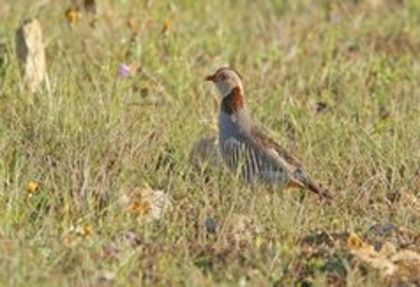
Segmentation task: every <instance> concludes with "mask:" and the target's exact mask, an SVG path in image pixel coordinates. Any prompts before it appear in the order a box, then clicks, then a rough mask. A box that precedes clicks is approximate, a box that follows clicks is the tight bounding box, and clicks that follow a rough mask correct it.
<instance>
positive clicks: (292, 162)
mask: <svg viewBox="0 0 420 287" xmlns="http://www.w3.org/2000/svg"><path fill="white" fill-rule="evenodd" d="M251 137H252V138H253V139H254V141H255V144H257V145H259V146H260V148H262V149H264V150H267V151H270V152H274V153H276V154H277V157H279V158H280V160H281V162H283V165H284V166H283V167H285V168H286V169H287V170H289V171H294V170H296V169H298V168H302V164H301V163H300V162H299V161H298V160H297V159H296V158H294V157H293V156H292V155H291V154H290V153H288V152H287V150H286V149H285V148H283V147H282V146H281V145H280V144H279V143H277V142H276V141H275V140H274V139H273V138H271V137H269V136H268V135H267V134H265V133H264V132H263V131H262V130H261V129H259V128H257V127H255V126H253V127H252V128H251Z"/></svg>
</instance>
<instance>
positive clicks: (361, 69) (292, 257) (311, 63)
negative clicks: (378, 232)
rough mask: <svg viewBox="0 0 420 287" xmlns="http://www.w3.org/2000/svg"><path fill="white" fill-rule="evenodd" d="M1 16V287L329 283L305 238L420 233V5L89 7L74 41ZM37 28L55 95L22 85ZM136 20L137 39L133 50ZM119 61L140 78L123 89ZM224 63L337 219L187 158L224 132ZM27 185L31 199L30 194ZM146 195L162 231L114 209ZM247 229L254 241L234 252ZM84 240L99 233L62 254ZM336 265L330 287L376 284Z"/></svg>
mask: <svg viewBox="0 0 420 287" xmlns="http://www.w3.org/2000/svg"><path fill="white" fill-rule="evenodd" d="M3 2H5V3H2V5H1V7H0V18H1V19H2V21H1V25H0V41H2V42H3V43H4V44H5V45H6V53H5V54H4V53H3V54H2V55H0V57H2V59H4V60H5V61H4V63H5V64H3V66H2V67H0V71H1V74H0V211H1V212H0V285H2V286H94V285H95V286H96V285H98V284H102V283H101V281H100V278H101V276H102V275H101V274H103V273H104V272H108V273H112V274H113V275H114V279H113V280H108V281H111V282H108V281H107V280H105V279H103V281H107V282H105V283H107V284H115V285H117V286H122V285H129V284H131V285H137V286H138V285H139V284H141V285H160V286H167V285H169V286H178V285H181V286H182V285H183V286H214V285H216V284H217V285H220V286H242V285H241V284H243V283H247V284H248V286H267V285H278V286H291V285H299V284H302V286H307V285H304V284H309V283H310V282H312V283H311V284H313V285H314V286H322V285H324V284H326V280H332V279H331V276H330V275H331V272H328V271H326V269H325V268H324V267H325V266H326V265H325V264H326V262H330V261H328V260H329V259H328V258H327V259H326V258H325V257H323V256H321V257H319V258H318V257H316V256H315V257H311V258H306V257H305V256H304V255H302V252H303V251H302V248H301V247H300V246H299V245H298V243H297V242H298V239H299V238H301V237H303V236H306V235H309V234H312V233H313V232H315V231H317V230H323V231H327V232H347V231H353V232H356V233H358V234H361V235H363V234H366V232H368V230H369V227H370V226H372V225H374V224H377V223H392V224H395V225H396V226H399V227H404V228H406V229H408V230H411V232H412V233H414V234H419V232H420V212H419V210H418V207H417V209H416V206H415V204H416V203H415V202H414V201H412V200H408V199H407V198H410V197H407V196H406V195H407V194H408V195H411V196H412V197H411V198H414V199H417V200H418V199H419V186H420V165H419V164H420V82H419V79H420V68H419V67H420V66H419V64H420V62H419V60H418V59H419V56H420V6H419V4H418V3H417V2H418V1H416V0H411V1H410V0H407V1H403V2H404V3H403V4H398V3H397V2H398V1H386V2H389V3H388V4H384V5H380V6H379V7H377V8H372V7H371V6H370V5H368V4H367V3H364V2H363V1H334V2H332V1H327V0H325V1H321V0H318V1H305V0H299V1H286V0H275V1H274V0H273V1H268V0H267V1H245V0H237V1H222V0H217V1H191V0H179V1H172V4H167V3H166V2H167V1H134V0H133V1H122V0H121V1H110V0H108V1H98V2H101V3H99V4H100V6H99V12H98V14H97V16H96V22H95V27H92V26H91V25H90V22H91V21H92V17H93V16H92V15H87V14H83V15H82V19H81V21H80V22H79V23H78V24H76V25H74V26H72V27H70V26H69V25H68V24H67V23H66V21H65V17H64V11H65V10H66V8H68V7H69V6H68V3H64V1H63V3H61V2H60V1H59V2H60V3H58V2H57V1H50V0H47V1H34V2H33V3H32V1H30V3H31V4H28V3H29V2H28V1H23V0H20V1H11V0H6V1H3ZM56 2H57V3H56ZM206 2H209V3H206ZM353 2H360V3H358V4H354V3H353ZM394 2H395V3H394ZM29 17H37V18H38V19H39V21H40V22H41V24H42V26H43V29H44V31H43V33H44V41H45V43H46V53H47V64H48V73H49V88H47V87H45V88H43V90H42V91H40V92H39V93H37V94H34V95H29V94H28V93H27V92H25V91H24V89H22V87H21V79H20V75H19V69H18V63H17V60H16V56H15V53H14V33H15V30H16V29H17V27H18V26H19V25H20V24H21V23H22V21H23V20H24V19H26V18H29ZM129 19H134V21H135V22H136V23H137V25H138V26H139V27H140V28H141V30H140V32H139V33H138V35H137V36H136V37H135V38H134V39H133V40H130V39H131V37H132V35H131V33H132V32H131V31H130V29H129V28H128V27H127V25H126V23H127V21H128V20H129ZM165 20H169V21H170V22H171V26H170V28H169V30H168V31H167V32H166V33H165V34H163V33H162V27H163V23H164V21H165ZM122 62H127V63H138V64H140V67H141V68H140V72H139V73H138V74H136V75H135V76H133V77H131V78H128V79H124V80H121V79H118V77H117V70H118V66H119V64H120V63H122ZM226 64H229V65H232V66H234V67H235V68H236V69H237V70H239V71H240V73H241V74H242V76H243V78H244V81H245V89H246V94H247V100H248V103H249V106H250V109H251V110H252V113H253V116H254V118H255V120H256V121H257V122H259V123H262V124H263V125H264V126H265V127H266V128H268V129H270V130H271V131H272V132H273V135H274V137H275V138H276V139H277V140H278V141H279V142H281V143H282V144H283V145H284V146H286V147H287V148H289V149H290V150H291V151H292V152H293V153H294V154H296V155H297V156H298V157H299V158H300V159H301V160H302V161H303V162H304V164H305V166H306V169H307V170H308V171H310V173H311V174H312V175H313V177H314V178H316V179H318V180H319V181H320V182H322V183H323V184H324V185H326V186H328V187H329V189H330V190H331V191H332V192H333V193H334V194H336V199H335V201H334V203H333V204H332V205H328V204H326V203H323V202H322V201H320V200H319V199H318V198H317V197H316V196H313V195H312V194H307V195H306V196H305V197H303V194H304V192H301V191H297V192H284V193H280V192H270V191H268V190H265V188H264V187H258V188H256V189H250V188H249V187H247V186H245V185H243V184H241V183H240V182H238V181H237V180H236V179H235V178H233V177H232V176H230V175H229V174H227V173H226V172H225V170H223V169H221V168H219V167H210V168H207V169H206V168H197V166H196V165H194V164H192V163H191V160H190V157H189V154H190V151H191V148H192V146H193V143H194V142H196V141H197V140H199V139H200V138H201V137H203V136H208V135H210V134H211V133H212V131H213V130H214V123H215V122H216V120H217V112H218V105H217V96H216V91H215V89H214V88H213V87H212V86H211V85H209V84H207V83H204V82H203V77H204V76H206V75H207V74H209V73H212V72H214V71H215V69H216V68H218V67H220V66H222V65H226ZM319 103H325V104H326V105H327V110H326V112H321V113H317V112H316V107H317V105H318V104H319ZM31 180H33V181H36V182H39V184H40V188H39V191H38V192H37V193H35V194H34V195H33V196H32V197H29V196H28V194H27V191H26V186H27V184H28V182H29V181H31ZM145 185H149V186H151V187H152V188H154V189H161V190H163V191H165V192H166V193H168V194H169V195H170V196H171V197H172V198H173V205H174V208H173V209H172V211H170V212H169V213H168V214H167V215H166V216H165V218H164V219H163V220H161V221H159V222H152V223H144V222H142V221H141V220H140V221H139V219H138V216H137V215H134V214H132V212H130V210H129V208H128V207H127V208H126V207H124V206H121V205H120V204H119V203H118V202H119V199H120V198H121V196H122V195H123V194H124V193H126V192H127V190H130V189H132V188H134V187H143V186H145ZM417 204H418V203H417ZM417 206H418V205H417ZM241 214H242V215H244V216H246V217H247V218H248V219H249V220H250V223H249V227H248V230H247V232H248V231H249V233H252V234H250V235H244V236H245V237H246V238H247V240H245V242H239V243H238V242H237V240H235V239H234V238H235V236H236V233H235V232H236V231H235V227H234V226H235V222H236V221H237V219H236V218H237V216H238V215H241ZM209 217H210V218H215V219H217V220H218V221H219V225H220V226H219V227H222V228H219V230H218V232H217V233H216V234H208V233H207V232H206V230H205V228H204V222H205V221H206V219H207V218H209ZM229 222H231V224H230V223H229ZM86 225H91V226H92V228H93V234H92V235H91V236H83V235H80V236H79V235H77V236H76V240H77V242H76V243H75V244H74V245H71V246H69V244H66V240H67V239H66V234H70V233H71V232H72V231H71V228H72V227H75V228H81V227H83V226H86ZM255 226H258V228H255ZM254 229H258V232H257V231H255V230H254ZM254 231H255V232H254ZM254 233H255V234H254ZM127 234H129V235H131V236H136V237H138V238H137V239H138V240H137V241H138V242H137V243H133V240H132V239H131V240H130V239H127ZM417 247H418V246H417ZM418 249H419V248H417V251H419V250H418ZM337 252H338V253H337V254H338V255H337V254H336V256H338V258H339V261H340V262H342V263H340V264H342V265H343V266H344V267H342V268H344V273H340V276H339V277H340V280H342V281H339V282H341V283H342V284H344V283H343V282H345V283H346V284H347V285H348V286H361V285H360V284H363V285H364V286H379V285H383V282H384V281H383V280H385V279H383V278H382V277H381V276H380V274H379V273H378V272H376V271H375V270H373V269H368V271H366V270H364V269H363V268H362V270H361V269H360V268H358V266H354V264H351V262H352V261H351V259H349V258H348V255H347V254H345V253H343V252H344V251H342V253H340V251H337ZM299 264H301V265H302V266H305V268H306V269H304V270H307V272H299V270H303V269H299V268H296V266H298V265H299ZM298 269H299V270H298ZM102 277H103V276H102ZM98 280H99V281H98ZM332 282H335V283H332V284H339V283H337V282H338V281H337V282H336V281H334V280H333V281H332ZM105 283H104V284H105Z"/></svg>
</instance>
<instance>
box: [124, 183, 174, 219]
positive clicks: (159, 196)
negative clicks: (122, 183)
mask: <svg viewBox="0 0 420 287" xmlns="http://www.w3.org/2000/svg"><path fill="white" fill-rule="evenodd" d="M122 203H123V204H124V205H126V206H127V205H128V209H129V210H130V211H131V212H132V213H133V214H136V215H138V217H139V220H141V221H144V222H150V221H153V220H160V219H162V218H163V216H164V215H165V214H166V212H167V211H169V209H171V208H172V199H171V198H170V197H169V196H168V195H167V194H166V193H164V192H163V191H161V190H154V189H152V188H150V187H145V188H134V189H133V190H131V191H130V192H129V193H128V194H126V195H123V197H122Z"/></svg>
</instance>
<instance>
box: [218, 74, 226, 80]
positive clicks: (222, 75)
mask: <svg viewBox="0 0 420 287" xmlns="http://www.w3.org/2000/svg"><path fill="white" fill-rule="evenodd" d="M219 79H220V81H226V80H227V76H226V75H225V74H220V76H219Z"/></svg>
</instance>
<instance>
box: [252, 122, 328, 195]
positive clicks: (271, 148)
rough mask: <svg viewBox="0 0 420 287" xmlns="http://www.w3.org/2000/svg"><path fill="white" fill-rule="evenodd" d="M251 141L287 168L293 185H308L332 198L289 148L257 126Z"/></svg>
mask: <svg viewBox="0 0 420 287" xmlns="http://www.w3.org/2000/svg"><path fill="white" fill-rule="evenodd" d="M249 142H251V144H253V145H255V146H256V147H257V148H258V149H260V150H262V151H264V154H265V156H266V157H267V158H268V159H269V160H270V161H271V162H272V164H274V165H276V166H278V167H279V168H280V169H284V170H286V171H287V172H288V173H289V176H290V179H291V184H292V185H294V186H300V187H306V188H308V189H309V190H311V191H313V192H315V193H318V194H320V195H322V196H324V197H326V198H329V199H331V198H332V196H331V195H330V193H329V192H328V191H327V190H326V189H324V188H322V187H320V186H318V185H317V184H315V183H314V182H313V181H312V180H311V179H310V177H309V175H308V174H307V173H306V172H305V170H304V169H303V166H302V164H301V163H300V162H299V161H298V160H296V159H295V158H294V157H293V156H292V155H291V154H289V153H288V152H287V150H286V149H285V148H283V147H282V146H281V145H280V144H278V143H277V142H276V141H275V140H274V139H272V138H271V137H269V136H268V135H266V134H265V133H264V132H263V131H261V130H260V129H258V128H257V127H255V126H254V127H252V128H251V134H250V138H249Z"/></svg>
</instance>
